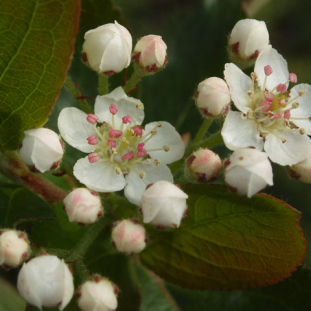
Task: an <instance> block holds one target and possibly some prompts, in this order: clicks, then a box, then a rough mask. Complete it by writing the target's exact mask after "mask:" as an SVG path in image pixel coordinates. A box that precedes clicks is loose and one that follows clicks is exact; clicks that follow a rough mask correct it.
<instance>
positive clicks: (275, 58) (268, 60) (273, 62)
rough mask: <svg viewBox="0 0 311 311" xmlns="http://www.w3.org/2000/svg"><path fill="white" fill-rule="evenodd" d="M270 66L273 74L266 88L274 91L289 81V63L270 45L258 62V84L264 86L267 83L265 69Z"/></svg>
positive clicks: (263, 51) (256, 70)
mask: <svg viewBox="0 0 311 311" xmlns="http://www.w3.org/2000/svg"><path fill="white" fill-rule="evenodd" d="M267 65H270V66H271V68H272V70H273V73H272V74H271V75H270V76H268V77H267V82H266V88H267V89H268V90H272V89H273V88H274V87H276V86H278V85H279V84H280V83H282V84H285V83H286V82H287V81H288V79H289V72H288V69H287V62H286V60H285V59H284V57H283V56H282V55H281V54H279V53H278V51H277V50H275V49H273V48H272V46H271V45H268V46H267V47H266V48H264V49H263V50H262V51H261V52H260V53H259V56H258V58H257V60H256V64H255V69H254V71H255V72H256V73H257V75H258V84H259V85H260V86H263V84H264V81H265V77H266V75H265V70H264V67H265V66H267Z"/></svg>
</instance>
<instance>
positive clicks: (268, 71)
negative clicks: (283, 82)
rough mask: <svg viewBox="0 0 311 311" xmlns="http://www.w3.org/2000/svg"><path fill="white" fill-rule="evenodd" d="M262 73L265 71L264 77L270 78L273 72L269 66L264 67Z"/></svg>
mask: <svg viewBox="0 0 311 311" xmlns="http://www.w3.org/2000/svg"><path fill="white" fill-rule="evenodd" d="M264 71H265V75H266V76H270V75H271V74H272V72H273V70H272V68H271V66H270V65H267V66H265V67H264Z"/></svg>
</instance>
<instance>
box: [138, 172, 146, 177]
mask: <svg viewBox="0 0 311 311" xmlns="http://www.w3.org/2000/svg"><path fill="white" fill-rule="evenodd" d="M145 176H146V173H145V172H144V171H141V172H140V173H139V177H140V178H141V179H143V178H145Z"/></svg>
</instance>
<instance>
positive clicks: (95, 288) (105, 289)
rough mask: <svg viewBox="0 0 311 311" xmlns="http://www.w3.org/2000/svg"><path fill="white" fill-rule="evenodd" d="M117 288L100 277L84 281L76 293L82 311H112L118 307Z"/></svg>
mask: <svg viewBox="0 0 311 311" xmlns="http://www.w3.org/2000/svg"><path fill="white" fill-rule="evenodd" d="M117 294H118V288H117V287H116V286H115V285H114V284H113V283H112V282H110V281H109V280H107V279H105V278H102V277H101V276H94V277H93V279H92V280H90V281H86V282H85V283H84V284H83V285H82V286H81V287H80V288H79V289H78V291H77V295H78V297H79V298H78V305H79V308H80V309H81V310H82V311H112V310H115V309H116V308H117V306H118V301H117Z"/></svg>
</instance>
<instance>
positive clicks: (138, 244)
mask: <svg viewBox="0 0 311 311" xmlns="http://www.w3.org/2000/svg"><path fill="white" fill-rule="evenodd" d="M111 240H112V244H113V245H114V246H115V247H116V248H117V250H118V251H120V252H124V253H128V254H132V253H139V252H141V251H142V250H143V249H144V248H145V247H146V242H147V236H146V230H145V228H144V227H143V226H142V225H141V224H140V223H139V221H138V220H136V219H124V220H122V221H117V222H115V223H114V228H113V229H112V232H111Z"/></svg>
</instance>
